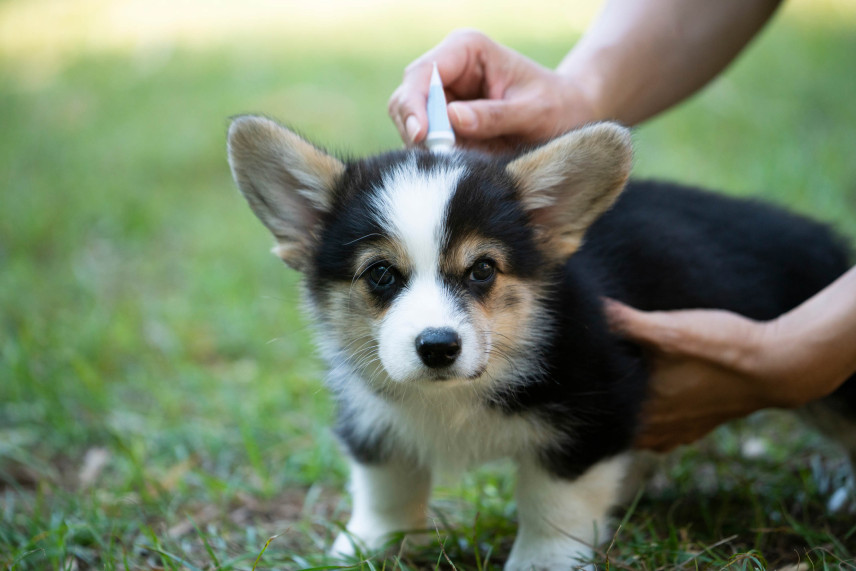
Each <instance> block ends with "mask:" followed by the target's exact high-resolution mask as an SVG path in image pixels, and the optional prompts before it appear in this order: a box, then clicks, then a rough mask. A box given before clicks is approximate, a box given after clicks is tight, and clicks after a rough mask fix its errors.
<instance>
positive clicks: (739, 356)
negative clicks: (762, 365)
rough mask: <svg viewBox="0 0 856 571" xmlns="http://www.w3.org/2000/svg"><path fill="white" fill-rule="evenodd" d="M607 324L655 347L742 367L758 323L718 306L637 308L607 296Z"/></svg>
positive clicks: (757, 334) (753, 339)
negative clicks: (678, 309) (666, 308)
mask: <svg viewBox="0 0 856 571" xmlns="http://www.w3.org/2000/svg"><path fill="white" fill-rule="evenodd" d="M605 311H606V315H607V319H608V320H609V323H610V327H611V328H612V329H613V330H614V331H616V332H618V333H621V334H622V335H625V336H627V337H629V338H631V339H633V340H635V341H638V342H640V343H642V344H644V345H647V346H649V347H651V348H653V349H655V350H657V351H660V352H662V353H666V354H672V355H682V356H687V357H695V358H698V359H704V360H706V361H710V362H713V363H716V364H719V365H721V366H725V367H732V368H744V363H746V360H747V359H748V355H750V353H751V352H752V351H753V350H754V347H755V346H756V345H757V340H758V337H759V336H760V334H761V331H760V329H761V324H759V323H758V322H755V321H752V320H750V319H747V318H745V317H741V316H739V315H737V314H735V313H731V312H728V311H721V310H713V309H704V310H680V311H651V312H646V311H639V310H637V309H634V308H632V307H629V306H627V305H624V304H621V303H619V302H616V301H614V300H607V301H606V303H605Z"/></svg>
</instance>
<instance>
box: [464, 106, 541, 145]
mask: <svg viewBox="0 0 856 571" xmlns="http://www.w3.org/2000/svg"><path fill="white" fill-rule="evenodd" d="M448 109H449V122H450V123H451V124H452V129H454V130H455V133H456V134H458V135H460V136H461V137H464V138H469V139H492V138H495V137H501V136H503V135H508V134H512V133H514V134H519V133H522V132H524V131H525V130H526V126H527V125H528V124H529V122H530V121H529V119H530V117H529V115H530V114H529V113H528V109H527V108H526V106H525V105H521V103H520V102H519V101H506V100H493V99H477V100H474V101H454V102H452V103H450V104H449V107H448Z"/></svg>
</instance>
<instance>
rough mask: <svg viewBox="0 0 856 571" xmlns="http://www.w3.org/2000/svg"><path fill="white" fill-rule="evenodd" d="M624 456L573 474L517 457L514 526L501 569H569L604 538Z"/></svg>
mask: <svg viewBox="0 0 856 571" xmlns="http://www.w3.org/2000/svg"><path fill="white" fill-rule="evenodd" d="M627 464H628V458H627V457H625V456H616V457H613V458H610V459H607V460H602V461H601V462H598V463H597V464H595V465H594V466H592V467H591V468H589V469H588V470H587V471H586V472H584V473H583V474H582V475H580V476H579V477H577V478H576V479H574V480H567V479H563V478H559V477H557V476H554V475H553V474H550V473H549V472H548V471H547V470H545V469H544V468H543V467H542V466H541V465H540V464H539V463H538V462H537V461H536V460H534V459H530V460H528V461H523V462H521V463H520V467H519V476H518V478H519V479H518V482H517V515H518V520H519V527H518V530H517V538H516V539H515V540H514V547H513V548H512V549H511V555H510V556H509V558H508V562H507V563H506V564H505V571H524V570H525V571H532V570H535V571H546V570H553V569H575V568H577V566H580V565H583V564H584V563H583V562H584V561H586V560H588V559H590V558H591V556H592V553H593V551H592V550H593V548H594V547H595V546H596V544H597V543H598V542H600V541H603V540H604V539H606V537H605V534H606V533H607V525H606V523H607V516H608V514H609V510H610V508H612V507H613V506H614V505H615V504H616V502H617V501H618V498H619V493H620V490H621V485H622V483H623V480H624V477H625V474H626V470H627Z"/></svg>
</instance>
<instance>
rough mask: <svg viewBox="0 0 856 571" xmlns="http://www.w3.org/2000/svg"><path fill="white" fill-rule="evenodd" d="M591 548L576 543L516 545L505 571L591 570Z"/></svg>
mask: <svg viewBox="0 0 856 571" xmlns="http://www.w3.org/2000/svg"><path fill="white" fill-rule="evenodd" d="M593 555H594V554H593V552H592V550H591V548H589V547H587V546H585V545H583V544H582V543H579V542H576V541H549V542H535V543H529V544H528V545H520V544H519V543H515V545H514V547H513V548H512V550H511V555H510V556H509V558H508V561H507V562H506V563H505V567H504V568H503V569H504V571H570V570H571V569H591V568H592V567H591V565H588V564H587V563H586V562H587V561H591V558H592V556H593Z"/></svg>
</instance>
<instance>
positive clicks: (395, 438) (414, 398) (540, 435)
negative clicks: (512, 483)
mask: <svg viewBox="0 0 856 571" xmlns="http://www.w3.org/2000/svg"><path fill="white" fill-rule="evenodd" d="M345 392H346V395H347V397H348V398H349V399H351V400H350V402H351V403H352V405H355V406H353V408H352V410H353V411H354V413H355V418H354V421H355V422H354V427H353V428H354V429H355V430H356V431H357V432H358V433H360V434H361V435H362V436H366V437H380V439H381V440H383V441H385V442H386V443H387V445H388V446H391V447H392V449H391V450H390V452H391V453H393V454H404V455H406V456H408V457H410V458H413V459H415V460H417V461H418V462H419V464H420V465H422V466H425V467H429V468H432V469H434V470H439V471H458V470H462V469H465V468H468V467H471V466H474V465H478V464H481V463H484V462H488V461H490V460H495V459H498V458H505V457H511V458H519V457H521V456H523V455H528V454H529V453H531V452H532V451H533V450H535V449H537V448H540V447H542V446H544V445H545V444H547V443H549V442H551V441H554V440H555V439H556V438H557V435H556V433H555V431H554V430H553V429H551V428H550V427H549V425H547V424H546V423H545V422H543V421H542V420H540V419H539V418H538V417H537V416H535V415H533V414H525V415H524V414H506V413H504V412H502V411H498V410H496V409H493V408H491V407H490V406H488V405H487V404H486V403H485V401H484V398H483V397H482V396H481V394H480V393H481V391H479V390H478V388H477V387H476V386H474V385H473V384H471V383H468V382H466V381H451V382H443V381H438V382H435V383H434V384H432V385H428V386H425V385H422V386H418V387H408V390H406V391H402V392H401V393H400V394H399V395H397V398H396V399H395V400H394V401H393V400H387V399H385V398H383V397H380V396H378V395H376V394H374V393H372V392H370V391H369V390H368V389H367V388H365V387H364V386H363V385H362V383H358V382H355V383H353V384H352V385H351V386H349V387H348V388H347V389H346V390H345Z"/></svg>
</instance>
